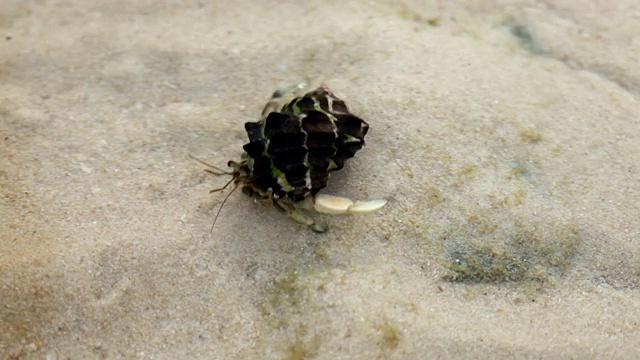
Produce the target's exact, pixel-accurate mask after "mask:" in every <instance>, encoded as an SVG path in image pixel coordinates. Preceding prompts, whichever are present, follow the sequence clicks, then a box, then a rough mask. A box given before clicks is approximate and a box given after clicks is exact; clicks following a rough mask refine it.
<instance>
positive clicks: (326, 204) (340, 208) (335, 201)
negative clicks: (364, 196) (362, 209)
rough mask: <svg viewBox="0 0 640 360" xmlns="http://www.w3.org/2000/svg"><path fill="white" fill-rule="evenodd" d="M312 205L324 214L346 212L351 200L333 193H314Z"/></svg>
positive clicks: (350, 205)
mask: <svg viewBox="0 0 640 360" xmlns="http://www.w3.org/2000/svg"><path fill="white" fill-rule="evenodd" d="M315 200H316V201H315V203H314V204H313V207H314V208H315V209H316V211H317V212H319V213H324V214H346V213H347V212H349V209H350V208H351V207H352V206H353V201H351V200H349V199H347V198H344V197H340V196H333V195H324V194H320V195H316V199H315Z"/></svg>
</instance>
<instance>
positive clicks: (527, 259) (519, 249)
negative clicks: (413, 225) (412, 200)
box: [444, 218, 580, 283]
mask: <svg viewBox="0 0 640 360" xmlns="http://www.w3.org/2000/svg"><path fill="white" fill-rule="evenodd" d="M447 237H448V238H447V239H446V240H448V241H447V245H446V246H447V250H446V260H445V266H446V267H447V268H448V270H449V272H448V273H447V274H446V275H445V277H444V278H445V280H447V281H452V282H466V283H506V282H532V281H533V282H539V283H549V282H551V281H552V278H553V277H555V276H561V275H563V274H564V273H565V272H566V271H567V269H568V268H569V266H570V265H571V263H572V260H573V258H574V257H575V255H576V251H577V247H578V245H579V243H580V233H579V231H578V230H577V229H576V228H574V227H572V226H570V225H566V224H563V223H556V222H551V223H545V222H534V221H531V220H529V221H525V220H522V219H517V220H513V221H512V222H511V223H509V222H506V221H505V222H501V223H493V222H490V221H487V220H482V219H479V218H476V219H471V220H470V221H469V222H468V223H467V224H462V225H461V227H460V228H459V229H457V231H455V232H452V233H451V234H450V235H448V236H447Z"/></svg>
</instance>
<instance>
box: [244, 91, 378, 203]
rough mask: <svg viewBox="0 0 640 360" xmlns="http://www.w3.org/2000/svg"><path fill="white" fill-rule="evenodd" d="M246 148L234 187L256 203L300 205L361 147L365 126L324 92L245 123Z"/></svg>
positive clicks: (338, 100)
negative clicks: (267, 200) (264, 200)
mask: <svg viewBox="0 0 640 360" xmlns="http://www.w3.org/2000/svg"><path fill="white" fill-rule="evenodd" d="M245 129H246V131H247V134H248V136H249V143H247V144H246V145H244V147H243V148H244V151H245V154H243V158H242V161H241V162H240V163H239V164H238V163H236V165H235V166H236V171H235V172H236V175H235V178H236V183H238V184H241V185H244V189H243V190H244V192H246V193H250V194H253V195H255V196H258V197H261V198H271V199H273V200H277V199H289V200H291V201H292V202H294V203H296V202H300V201H303V200H304V199H306V198H308V197H309V196H314V195H316V194H317V193H318V191H320V190H321V189H323V188H324V187H326V186H327V180H328V178H329V175H330V173H331V172H332V171H336V170H340V169H341V168H342V167H343V166H344V163H345V161H346V160H347V159H349V158H351V157H353V156H354V155H355V153H356V152H357V151H358V150H360V149H361V148H362V147H363V146H364V136H365V135H366V134H367V131H368V129H369V125H368V124H367V123H366V122H365V121H364V120H362V119H361V118H359V117H357V116H355V115H353V114H351V113H350V112H349V109H348V108H347V105H346V104H345V103H344V101H342V100H340V99H339V98H337V97H336V96H335V95H334V94H333V93H332V92H331V91H330V90H329V89H327V88H326V87H319V88H318V89H316V90H314V91H311V92H309V93H307V94H305V95H304V96H302V97H297V98H295V99H293V100H292V101H291V102H289V103H288V104H286V105H284V106H283V107H282V109H281V110H280V111H279V112H277V111H273V112H270V113H269V114H267V115H266V116H265V117H263V119H262V120H260V121H258V122H247V123H245Z"/></svg>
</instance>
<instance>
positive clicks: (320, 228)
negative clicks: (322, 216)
mask: <svg viewBox="0 0 640 360" xmlns="http://www.w3.org/2000/svg"><path fill="white" fill-rule="evenodd" d="M273 205H274V206H275V208H276V209H278V211H280V212H282V213H286V214H287V216H289V218H291V219H293V220H294V221H295V222H297V223H299V224H304V225H307V226H308V227H309V228H310V229H311V230H313V231H314V232H317V233H323V232H326V231H327V228H326V226H324V225H322V224H319V223H317V222H316V221H315V220H313V218H311V217H310V216H307V215H305V214H303V213H302V212H301V211H300V210H299V209H298V208H296V206H295V205H292V204H289V203H287V202H286V201H278V200H273Z"/></svg>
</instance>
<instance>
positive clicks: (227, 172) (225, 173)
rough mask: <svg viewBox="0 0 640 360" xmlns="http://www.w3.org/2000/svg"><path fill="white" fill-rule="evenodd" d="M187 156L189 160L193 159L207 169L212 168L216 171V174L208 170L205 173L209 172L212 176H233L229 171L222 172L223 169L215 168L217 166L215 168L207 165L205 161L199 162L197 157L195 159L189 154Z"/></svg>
mask: <svg viewBox="0 0 640 360" xmlns="http://www.w3.org/2000/svg"><path fill="white" fill-rule="evenodd" d="M187 156H188V157H189V158H191V159H193V160H195V161H197V162H199V163H200V164H202V165H204V166H208V167H210V168H212V169H213V170H216V171H217V172H214V171H211V170H209V171H207V172H209V173H212V174H214V175H233V172H231V171H225V170H223V169H221V168H219V167H217V166H215V165H211V164H209V163H208V162H206V161H204V160H200V159H198V158H197V157H195V156H193V155H191V154H188V155H187Z"/></svg>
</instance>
